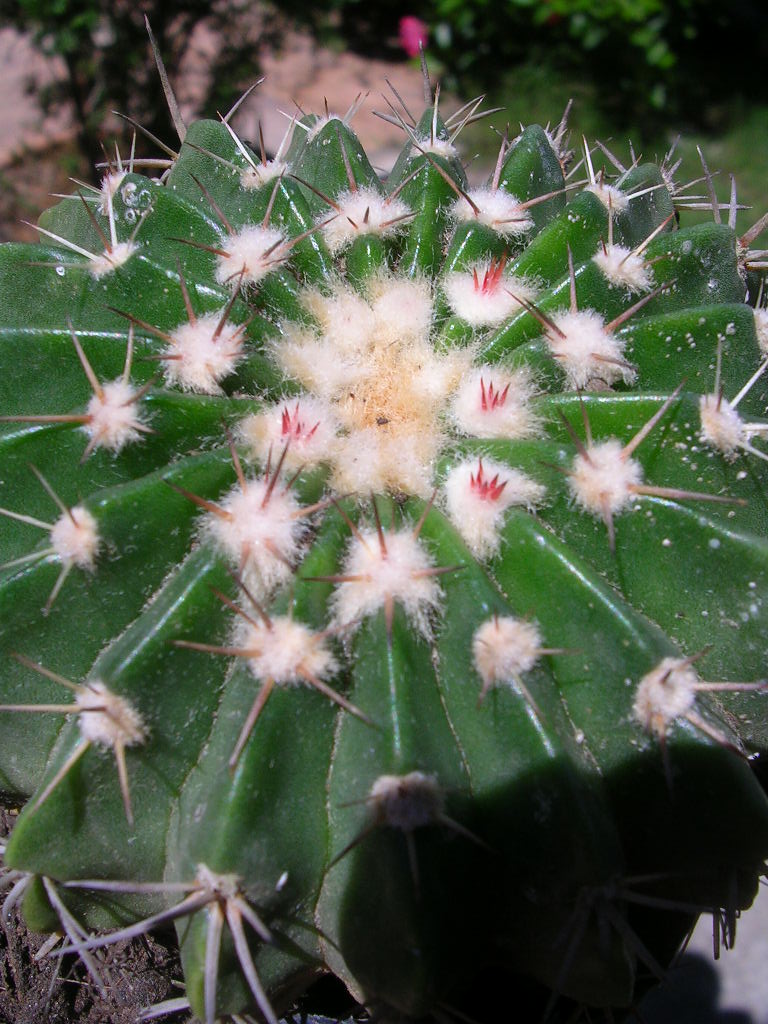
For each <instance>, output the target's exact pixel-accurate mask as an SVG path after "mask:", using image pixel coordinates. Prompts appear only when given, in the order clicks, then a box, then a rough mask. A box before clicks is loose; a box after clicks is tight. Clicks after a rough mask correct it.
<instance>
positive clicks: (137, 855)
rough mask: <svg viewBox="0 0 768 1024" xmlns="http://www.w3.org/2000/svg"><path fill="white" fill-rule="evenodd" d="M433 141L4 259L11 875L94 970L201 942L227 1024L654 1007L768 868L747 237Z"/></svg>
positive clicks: (612, 191) (232, 184)
mask: <svg viewBox="0 0 768 1024" xmlns="http://www.w3.org/2000/svg"><path fill="white" fill-rule="evenodd" d="M409 133H410V134H411V135H412V139H409V141H408V143H407V145H406V147H405V149H404V150H403V153H402V154H401V156H400V157H399V159H398V160H397V162H396V164H395V167H394V169H393V171H392V173H391V175H390V176H389V177H388V179H387V180H385V181H384V182H382V181H380V180H379V178H378V177H377V175H376V173H375V172H374V170H373V169H372V167H371V165H370V163H369V161H368V158H367V157H366V155H365V152H364V151H363V149H362V147H361V145H360V143H359V141H358V140H357V138H356V136H355V135H354V133H353V132H352V130H351V129H350V127H349V125H348V124H347V123H345V122H344V121H343V120H341V119H339V118H335V117H328V118H314V117H309V118H305V119H304V120H303V121H302V122H301V123H300V124H298V125H297V126H296V128H295V130H294V133H293V138H292V141H291V142H290V146H289V147H288V148H287V152H286V154H285V158H284V159H283V158H282V157H280V158H278V159H276V160H275V161H273V162H270V163H265V162H261V161H259V159H258V158H257V157H256V156H254V155H253V153H251V151H250V150H249V149H248V148H247V146H246V145H245V144H244V143H242V142H241V141H240V140H239V139H238V138H237V137H236V136H235V134H234V133H233V132H232V131H231V130H230V129H229V126H228V125H227V124H224V123H217V122H213V121H202V122H198V123H196V124H193V125H191V126H190V127H189V130H188V131H187V133H186V137H185V139H184V140H183V145H182V146H181V151H180V153H179V155H178V157H177V158H176V159H175V160H173V162H172V166H171V167H170V170H169V172H168V173H167V174H166V175H165V176H164V179H163V181H162V183H158V182H155V181H151V180H149V179H147V178H144V177H142V176H141V175H139V174H136V173H133V172H128V173H123V172H122V170H121V171H120V173H117V172H113V173H112V174H110V176H109V177H108V178H107V179H106V184H105V187H104V188H103V189H102V191H101V192H100V193H96V192H94V193H93V194H88V195H85V196H82V197H81V198H77V197H75V198H73V199H72V200H68V201H64V202H61V203H60V204H59V205H58V206H56V207H55V208H53V209H52V210H50V211H48V212H47V213H46V214H44V215H43V217H42V218H41V221H40V228H41V231H42V232H43V235H42V242H41V244H40V245H37V246H29V245H7V246H4V247H3V248H2V249H1V250H0V289H2V294H3V296H4V302H3V306H2V310H0V332H1V333H0V354H1V356H2V367H3V372H2V376H1V377H0V389H1V391H2V412H3V420H4V422H3V424H2V435H1V436H0V468H1V469H2V474H1V476H2V495H1V499H0V500H2V505H3V510H2V511H3V515H2V517H1V518H0V560H2V562H3V563H4V564H3V568H2V574H1V576H0V623H1V625H0V635H1V636H2V647H3V650H4V652H5V654H6V657H5V659H4V663H3V665H2V673H1V678H0V700H2V705H3V709H4V710H3V711H2V713H0V787H2V789H3V790H4V791H6V792H9V793H13V794H17V795H19V796H22V797H24V798H27V800H28V802H27V806H26V808H25V810H24V811H23V813H22V814H21V816H20V818H19V821H18V824H17V825H16V827H15V829H14V831H13V833H12V836H11V837H10V839H9V841H8V844H7V848H6V850H5V864H6V866H7V868H8V869H11V870H14V871H18V872H23V873H26V876H28V879H29V884H28V887H27V890H26V895H25V901H24V906H25V912H26V915H27V918H28V920H29V922H30V924H31V925H32V926H33V927H39V928H46V927H47V928H50V927H53V925H54V923H55V914H54V913H53V910H59V912H61V911H60V907H57V906H56V904H57V903H59V902H60V901H62V900H63V901H64V903H65V905H66V907H68V908H69V912H70V913H71V914H72V915H74V918H75V919H77V920H78V921H79V922H80V926H81V927H82V928H84V929H90V930H92V931H93V932H94V936H95V937H92V938H83V937H82V936H83V935H84V933H80V936H81V945H83V948H85V949H88V948H90V949H91V950H92V952H95V953H97V952H98V949H99V948H100V946H102V945H104V944H106V943H107V942H109V941H110V937H109V935H110V933H109V930H112V931H113V932H114V930H115V929H116V930H117V934H118V935H120V934H125V933H126V929H127V930H128V933H129V934H133V933H138V932H140V931H141V930H142V929H143V928H144V927H145V926H146V927H149V926H150V925H151V924H153V923H154V922H156V921H157V922H162V921H171V920H176V925H177V928H178V932H179V939H180V943H181V950H182V958H183V962H184V969H185V975H186V984H187V996H188V998H189V1001H190V1004H191V1007H192V1010H193V1011H194V1012H195V1013H196V1014H197V1015H198V1016H200V1017H201V1018H203V1019H205V1020H207V1021H213V1020H214V1018H216V1017H218V1016H220V1015H222V1014H226V1013H230V1014H231V1013H240V1012H244V1011H246V1010H248V1009H258V1010H260V1011H261V1012H262V1014H263V1015H264V1016H266V1017H267V1018H268V1019H273V1014H274V1013H275V1012H279V1011H281V1010H284V1009H286V1008H288V1007H289V1006H290V1005H291V1001H292V1000H293V999H294V998H295V997H296V995H297V994H298V993H300V992H301V991H303V990H304V989H306V988H307V987H308V986H309V985H310V984H311V983H312V982H313V981H314V980H315V979H316V978H318V977H319V976H320V975H322V974H323V973H324V972H328V971H331V972H333V973H334V974H336V975H337V976H338V977H339V978H341V979H342V981H343V982H344V983H345V984H346V985H347V987H348V989H349V991H350V992H351V993H352V995H353V996H354V997H355V998H356V999H358V1000H359V1001H360V1002H361V1003H364V1004H366V1005H368V1006H380V1007H385V1008H389V1009H391V1010H394V1011H398V1012H399V1013H401V1014H403V1015H405V1016H408V1017H421V1016H424V1015H426V1014H428V1013H430V1012H431V1011H432V1010H434V1009H435V1008H436V1007H438V1006H440V1005H443V1004H445V1003H446V1001H450V1000H451V999H452V998H453V997H454V995H455V994H456V993H459V994H461V993H463V994H464V995H463V996H460V998H464V997H465V996H466V993H467V992H471V991H472V985H473V982H474V980H475V979H477V978H478V977H480V975H481V972H483V971H486V970H487V969H488V968H489V967H490V968H491V969H492V970H493V971H495V972H497V974H498V975H499V976H500V977H502V978H509V979H510V983H512V981H514V984H516V985H517V986H519V987H520V986H522V989H521V990H523V989H524V990H525V991H528V989H530V991H531V992H532V993H534V996H532V997H531V998H533V999H534V1001H535V999H536V998H538V999H540V1007H539V1008H540V1010H541V1009H543V1008H544V1006H546V1005H549V1008H550V1010H552V1009H553V1007H567V1006H572V1005H573V1002H575V1003H577V1004H582V1005H584V1006H587V1007H590V1006H592V1007H612V1008H617V1009H618V1008H622V1007H627V1006H629V1005H631V1003H632V1001H633V1000H634V998H635V995H636V992H637V991H638V985H639V986H641V987H642V985H643V984H644V983H645V982H644V978H645V976H646V975H647V973H648V969H649V964H651V965H653V963H654V961H655V960H658V961H659V962H662V963H663V962H664V960H665V959H667V958H668V957H669V956H670V955H671V953H672V951H673V950H674V947H675V945H676V944H677V943H678V942H679V941H680V939H681V938H682V936H683V935H684V933H685V931H686V929H687V927H688V926H689V924H690V922H691V921H692V920H693V919H695V917H696V915H697V914H698V913H699V912H700V911H702V910H710V911H712V910H715V911H717V910H718V908H720V909H721V910H722V911H723V912H726V913H727V914H728V915H732V914H733V913H734V912H735V911H737V910H739V909H742V908H745V907H747V906H749V904H750V903H751V901H752V899H753V897H754V894H755V891H756V886H757V882H758V878H759V876H760V874H761V873H762V871H763V866H764V861H765V859H766V856H768V804H767V803H766V800H765V797H764V794H763V791H762V789H761V787H760V786H759V784H758V782H757V781H756V779H755V777H754V776H753V774H752V770H751V768H750V765H749V764H748V763H747V761H746V759H745V758H744V756H743V755H744V753H745V752H746V751H753V750H754V751H758V752H759V751H761V750H762V749H763V747H764V743H765V737H766V730H765V726H764V712H763V705H762V698H761V696H760V695H759V694H751V695H749V696H745V695H744V694H743V693H739V692H738V691H739V690H743V689H745V688H746V689H750V688H753V689H758V688H759V685H760V681H761V677H762V676H763V675H764V672H765V661H766V645H767V642H766V637H767V636H768V629H766V625H767V623H766V611H765V608H766V603H765V602H766V600H767V599H768V542H767V541H766V536H767V532H766V527H767V526H768V523H767V522H766V503H765V488H766V485H767V484H768V469H767V468H766V465H765V462H766V458H765V452H764V451H761V450H760V448H759V445H760V435H761V433H764V432H765V431H766V429H768V424H765V423H764V422H762V421H760V419H759V417H760V414H761V413H762V412H763V410H764V408H765V404H766V397H767V395H766V387H768V384H767V383H766V379H765V378H759V377H758V378H757V379H756V380H754V381H753V383H752V385H751V387H749V389H748V390H747V391H746V392H745V393H744V394H743V396H742V395H740V394H739V393H740V391H741V390H742V389H743V387H744V385H745V384H746V383H747V382H748V381H750V379H751V378H752V377H753V375H754V374H755V371H756V369H757V368H758V366H759V365H760V359H761V347H760V340H761V339H760V337H759V332H760V322H759V319H758V318H757V315H756V313H755V311H754V310H753V309H752V308H750V307H749V306H747V305H745V304H744V294H745V285H744V281H743V279H742V273H741V271H740V267H739V264H738V262H737V246H736V239H735V236H734V233H733V230H732V229H731V228H729V227H726V226H725V225H723V224H720V223H715V224H709V225H703V226H698V227H692V228H682V229H677V228H676V226H675V224H674V216H673V215H674V212H675V207H674V196H673V194H672V192H671V191H670V188H671V186H669V184H668V182H667V181H666V180H665V177H664V176H663V175H662V173H661V171H660V170H659V168H657V167H655V166H653V165H641V166H639V167H635V168H633V169H632V170H630V171H629V172H626V173H624V174H623V175H622V176H621V177H620V178H619V179H618V180H617V181H613V182H612V183H611V184H610V185H608V184H606V183H605V182H603V180H602V179H595V178H594V175H591V180H590V182H589V183H588V184H587V187H586V188H584V189H580V188H579V187H577V186H568V187H566V179H565V178H564V168H563V160H562V158H561V154H560V153H559V152H558V151H557V143H556V142H553V140H552V137H551V136H550V135H549V134H548V133H547V132H545V131H544V130H543V129H541V128H538V127H531V128H527V129H525V131H523V132H522V134H521V135H520V136H519V138H518V139H517V140H515V141H514V142H513V143H511V144H510V145H507V144H506V143H505V144H504V146H503V148H502V153H501V156H500V160H499V165H498V167H497V169H496V171H495V173H494V175H493V176H492V179H491V180H490V181H489V183H488V185H487V186H485V187H484V188H481V189H470V188H469V186H468V185H467V181H466V178H465V176H464V172H463V170H462V167H461V164H460V162H459V161H458V159H457V157H456V154H455V151H454V149H453V145H452V142H451V139H450V136H449V129H448V128H447V127H446V125H445V123H444V122H443V121H442V119H441V118H440V117H439V116H438V114H437V111H436V109H432V108H430V109H428V111H427V112H426V113H425V115H424V117H423V118H422V120H421V122H420V123H419V124H418V125H415V126H413V128H409ZM590 167H591V165H590ZM81 200H82V201H81ZM634 307H636V308H634ZM762 340H763V344H764V339H762ZM121 389H122V390H121ZM706 396H709V398H707V397H706ZM737 396H738V413H736V412H735V410H734V408H732V405H731V404H730V403H732V402H733V401H734V399H736V398H737ZM646 425H648V429H647V430H646ZM84 450H85V457H84ZM30 466H31V467H33V468H32V469H30ZM41 538H42V539H41ZM10 654H12V655H14V657H8V655H10ZM62 680H63V682H62ZM707 681H714V682H715V683H718V684H719V683H729V682H730V683H731V686H730V687H726V688H725V689H722V688H715V689H713V687H712V686H708V683H707ZM73 684H74V685H73ZM66 685H69V686H70V688H71V689H72V688H73V689H74V696H73V695H72V694H70V695H69V696H68V695H67V694H66V693H65V690H64V688H65V687H66ZM70 700H73V703H72V704H71V705H68V701H70ZM57 706H58V707H59V710H63V711H65V712H66V711H67V710H68V707H69V706H71V707H72V712H73V713H72V714H61V713H60V714H57V713H56V711H55V709H56V707H57ZM28 707H32V708H33V709H34V708H37V710H39V711H41V712H42V711H45V709H48V713H40V714H26V713H23V711H24V710H26V709H27V708H28ZM40 879H44V880H45V881H44V883H43V884H41V883H40V881H39V880H40ZM633 880H634V881H633ZM70 882H84V883H85V884H83V885H81V886H76V887H71V886H67V883H70ZM99 883H101V885H99ZM51 893H53V894H54V897H55V898H53V897H52V896H51ZM52 899H53V903H52V902H51V901H52ZM143 922H148V923H147V924H146V925H145V923H143ZM99 930H107V932H108V934H107V937H106V938H99V937H97V933H98V932H99ZM70 939H71V940H72V941H73V942H74V941H75V938H73V935H72V934H70ZM526 986H527V988H526ZM537 993H538V995H536V994H537ZM542 993H543V995H542ZM558 1000H559V1002H558ZM553 1012H554V1011H553ZM557 1012H560V1011H559V1010H557ZM563 1012H566V1011H565V1010H563ZM568 1012H571V1011H568Z"/></svg>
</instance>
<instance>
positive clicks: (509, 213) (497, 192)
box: [451, 186, 533, 237]
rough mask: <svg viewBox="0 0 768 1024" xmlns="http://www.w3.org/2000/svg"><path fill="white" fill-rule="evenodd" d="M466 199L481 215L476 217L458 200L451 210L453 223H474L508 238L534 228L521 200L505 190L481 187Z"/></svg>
mask: <svg viewBox="0 0 768 1024" xmlns="http://www.w3.org/2000/svg"><path fill="white" fill-rule="evenodd" d="M468 195H469V198H470V199H471V200H472V202H473V203H474V204H475V206H476V207H477V208H478V209H479V211H480V212H479V213H476V212H475V210H474V208H473V207H472V205H471V204H470V203H468V202H467V200H466V199H465V198H464V196H459V198H458V199H457V200H456V201H455V202H454V203H453V205H452V206H451V216H452V217H453V218H454V219H455V220H459V221H462V220H464V221H466V220H477V221H479V222H480V223H481V224H486V225H487V226H488V227H489V228H493V229H494V231H498V232H499V234H501V235H505V236H507V237H516V236H517V235H523V234H525V232H526V231H530V229H531V228H532V227H533V219H532V218H531V216H530V214H529V213H528V212H527V210H525V209H524V208H523V207H522V206H521V204H520V200H519V199H517V198H516V197H515V196H513V195H511V194H510V193H509V192H505V191H504V189H501V188H488V187H487V186H484V187H483V188H476V189H472V191H471V192H469V193H468Z"/></svg>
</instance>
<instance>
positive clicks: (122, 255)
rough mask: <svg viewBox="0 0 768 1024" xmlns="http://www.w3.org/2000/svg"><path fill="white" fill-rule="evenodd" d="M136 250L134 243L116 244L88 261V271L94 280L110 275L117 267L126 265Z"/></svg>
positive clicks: (136, 246)
mask: <svg viewBox="0 0 768 1024" xmlns="http://www.w3.org/2000/svg"><path fill="white" fill-rule="evenodd" d="M137 249H138V245H137V244H136V243H135V242H118V243H117V244H116V245H113V246H112V248H111V249H109V250H107V249H105V250H104V252H102V253H99V255H98V256H94V257H93V258H92V259H91V260H90V267H89V269H90V271H91V274H92V276H93V277H95V278H96V280H98V279H99V278H101V277H106V275H107V274H111V273H112V271H113V270H117V268H118V267H122V265H123V264H124V263H127V262H128V260H129V259H130V258H131V256H133V254H134V253H135V252H136V250H137Z"/></svg>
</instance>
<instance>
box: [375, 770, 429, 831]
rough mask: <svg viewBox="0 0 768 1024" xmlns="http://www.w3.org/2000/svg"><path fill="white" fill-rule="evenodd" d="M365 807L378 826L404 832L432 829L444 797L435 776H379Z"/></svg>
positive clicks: (410, 774)
mask: <svg viewBox="0 0 768 1024" xmlns="http://www.w3.org/2000/svg"><path fill="white" fill-rule="evenodd" d="M368 803H369V804H371V806H372V807H373V809H374V814H375V817H376V819H377V821H378V822H380V824H382V825H388V826H389V827H390V828H399V829H401V830H402V831H403V832H412V831H413V830H414V829H415V828H421V827H422V826H424V825H432V824H434V822H436V821H440V819H441V818H442V817H443V808H444V803H445V797H444V794H443V791H442V789H441V788H440V786H439V784H438V781H437V779H436V778H435V776H434V775H425V774H424V772H409V773H408V774H407V775H380V776H379V777H378V779H376V781H375V782H374V784H373V785H372V786H371V791H370V793H369V795H368Z"/></svg>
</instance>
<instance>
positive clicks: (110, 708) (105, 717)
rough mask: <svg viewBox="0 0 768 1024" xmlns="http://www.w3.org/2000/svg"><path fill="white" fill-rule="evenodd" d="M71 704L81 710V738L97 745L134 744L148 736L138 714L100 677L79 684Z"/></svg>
mask: <svg viewBox="0 0 768 1024" xmlns="http://www.w3.org/2000/svg"><path fill="white" fill-rule="evenodd" d="M74 707H75V708H76V709H77V711H79V712H80V714H79V716H78V725H79V727H80V733H81V735H82V736H83V739H86V740H88V741H89V742H91V743H96V744H98V746H100V747H110V748H111V749H114V748H115V747H134V746H136V745H137V744H138V743H143V742H144V741H145V740H146V738H147V730H146V728H145V726H144V723H143V722H142V720H141V716H140V715H139V713H138V712H137V711H135V710H134V708H133V707H132V706H131V705H130V704H129V703H128V701H127V700H126V699H125V697H120V696H118V695H117V694H116V693H112V692H111V691H110V690H109V689H107V687H106V686H105V685H104V683H102V682H101V680H100V679H94V680H92V681H90V682H87V683H83V685H82V686H79V687H78V689H77V695H76V696H75V703H74Z"/></svg>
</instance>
